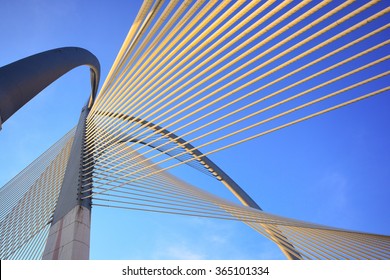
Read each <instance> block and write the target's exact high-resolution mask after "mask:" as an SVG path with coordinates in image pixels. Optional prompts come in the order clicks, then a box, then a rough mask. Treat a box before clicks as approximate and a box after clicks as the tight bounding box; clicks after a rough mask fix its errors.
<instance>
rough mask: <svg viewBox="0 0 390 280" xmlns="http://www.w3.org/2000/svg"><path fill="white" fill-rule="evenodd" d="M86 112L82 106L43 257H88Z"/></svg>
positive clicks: (65, 258)
mask: <svg viewBox="0 0 390 280" xmlns="http://www.w3.org/2000/svg"><path fill="white" fill-rule="evenodd" d="M88 112H89V109H88V108H87V106H85V107H84V108H83V110H82V112H81V116H80V119H79V123H78V125H77V129H76V134H75V139H74V141H73V144H72V149H71V152H70V156H69V162H68V165H67V167H66V170H65V175H64V180H63V182H62V187H61V192H60V195H59V198H58V202H57V206H56V210H55V212H54V216H53V220H52V223H51V227H50V231H49V237H48V239H47V242H46V247H45V250H44V252H43V255H42V259H44V260H86V259H89V241H90V224H91V200H90V199H86V200H81V199H80V196H81V195H80V194H81V182H82V168H83V147H84V135H85V124H86V117H87V115H88Z"/></svg>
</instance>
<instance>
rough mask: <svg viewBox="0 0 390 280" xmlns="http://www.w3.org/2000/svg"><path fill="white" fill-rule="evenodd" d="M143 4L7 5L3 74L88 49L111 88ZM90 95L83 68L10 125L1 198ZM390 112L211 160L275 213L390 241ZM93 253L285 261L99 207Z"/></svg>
mask: <svg viewBox="0 0 390 280" xmlns="http://www.w3.org/2000/svg"><path fill="white" fill-rule="evenodd" d="M139 2H140V1H115V4H113V1H76V0H71V1H44V0H33V1H10V0H5V1H1V2H0V14H1V17H0V38H2V39H1V42H2V44H1V47H0V65H5V64H8V63H10V62H13V61H15V60H17V59H20V58H23V57H26V56H28V55H32V54H35V53H38V52H41V51H45V50H48V49H52V48H57V47H62V46H78V47H83V48H86V49H88V50H90V51H91V52H92V53H94V54H95V55H96V56H97V57H98V59H99V61H100V63H101V68H102V80H101V84H102V82H103V80H104V78H105V76H106V75H107V73H108V71H109V69H110V66H111V64H112V62H113V61H114V59H115V56H116V54H117V52H118V50H119V48H120V46H121V44H122V42H123V40H124V38H125V36H126V34H127V31H128V30H129V28H130V26H131V23H132V20H133V19H134V17H135V14H136V11H137V10H138V7H139V6H140V3H139ZM387 68H388V67H387ZM89 91H90V84H89V70H88V68H86V67H80V68H78V69H75V70H73V71H71V72H70V73H68V74H66V75H65V76H64V77H62V78H60V79H59V80H58V81H56V82H55V83H53V84H52V85H51V86H49V87H48V88H47V89H45V90H44V91H43V92H42V93H41V94H40V95H39V96H37V97H36V98H35V99H34V100H32V101H31V102H30V103H29V104H28V105H26V106H25V107H24V108H23V109H21V110H20V111H18V112H17V113H16V114H15V115H14V116H12V118H10V119H9V120H8V121H7V123H5V124H4V125H3V129H2V131H1V132H0V143H1V144H0V170H1V172H0V186H2V185H4V184H5V183H6V182H7V181H8V180H10V179H11V178H12V177H13V176H15V175H16V174H17V173H18V172H19V171H20V170H22V169H23V168H24V167H25V166H26V165H27V164H29V163H30V162H31V161H33V160H34V159H35V158H36V157H38V156H39V155H40V154H41V153H42V152H44V151H45V150H46V149H47V148H48V147H50V146H51V145H52V144H53V143H54V142H55V141H56V140H57V139H59V138H60V137H61V136H62V135H64V134H65V133H66V132H67V131H68V130H70V129H71V128H72V127H73V126H74V125H75V124H76V123H77V120H78V117H79V113H80V109H81V107H82V105H83V104H84V103H85V101H86V99H87V97H88V94H89ZM388 104H390V96H389V93H388V92H386V93H383V94H381V95H379V96H376V97H373V98H370V99H368V100H366V101H363V102H360V103H357V104H354V105H352V106H349V107H347V108H343V109H340V110H338V111H335V112H331V113H329V114H327V115H325V116H321V117H319V118H315V119H312V120H310V121H307V122H304V123H301V124H299V125H295V126H293V127H290V128H287V129H284V130H282V131H279V132H276V133H273V134H271V135H267V136H265V137H261V138H260V139H257V140H254V141H251V142H249V143H245V144H244V145H240V146H236V147H233V148H231V149H230V150H228V151H226V152H222V153H217V154H214V155H212V156H211V158H212V159H213V160H214V161H215V162H216V163H217V164H218V165H219V166H220V167H221V168H222V169H224V170H225V171H226V172H227V173H228V174H229V175H230V176H231V177H232V178H233V179H235V180H236V181H237V182H238V183H239V184H240V185H241V186H242V187H243V188H244V189H245V190H246V191H247V192H248V193H249V194H250V195H251V196H252V197H253V198H254V200H255V201H257V202H258V204H259V205H260V206H261V207H262V208H263V209H264V210H266V211H269V212H271V213H275V214H280V215H284V216H287V217H292V218H297V219H302V220H307V221H311V222H315V223H322V224H326V225H331V226H336V227H342V228H347V229H353V230H360V231H365V232H373V233H379V234H386V235H389V234H390V223H389V218H388V217H389V215H390V204H389V203H388V202H389V200H390V149H389V144H388V143H390V132H389V120H390V110H389V109H388V108H389V107H388ZM174 172H176V173H177V174H183V173H187V180H188V181H189V182H191V183H193V184H194V185H197V186H201V187H205V188H207V189H209V190H210V191H211V192H213V193H218V194H220V195H223V196H228V197H229V194H227V192H225V191H224V190H222V186H221V185H219V184H218V182H210V180H208V179H207V178H203V177H202V176H201V175H199V176H198V175H197V174H196V173H194V172H193V171H191V170H179V171H174ZM188 175H189V176H188ZM91 247H92V249H91V258H95V259H186V258H190V259H197V258H201V259H204V258H205V259H260V258H267V259H273V258H276V259H277V258H283V256H282V254H281V253H280V252H279V251H278V249H277V248H276V247H275V245H273V244H272V243H271V242H268V241H267V240H266V239H265V238H263V237H261V236H260V235H259V234H258V233H256V232H254V231H253V230H251V229H250V228H248V227H247V226H246V225H244V224H241V223H238V222H229V221H215V220H206V219H198V218H188V217H176V216H169V215H161V214H150V213H147V214H144V213H140V212H132V211H125V210H121V211H117V210H112V209H106V208H103V209H102V208H98V207H95V208H93V222H92V241H91Z"/></svg>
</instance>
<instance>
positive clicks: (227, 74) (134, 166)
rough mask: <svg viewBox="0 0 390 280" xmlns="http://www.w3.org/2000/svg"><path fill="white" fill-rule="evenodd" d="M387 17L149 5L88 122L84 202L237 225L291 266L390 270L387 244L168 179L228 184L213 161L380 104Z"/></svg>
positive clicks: (270, 6)
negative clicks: (347, 109) (385, 263)
mask: <svg viewBox="0 0 390 280" xmlns="http://www.w3.org/2000/svg"><path fill="white" fill-rule="evenodd" d="M389 11H390V8H389V7H388V5H386V3H382V2H379V1H369V2H368V1H367V2H364V1H358V2H353V1H346V2H343V3H340V2H337V1H335V2H331V1H322V2H317V1H313V2H310V1H302V2H300V3H296V2H293V1H283V2H279V1H263V2H261V1H256V0H253V1H202V0H200V1H178V0H176V1H175V0H172V1H166V2H165V1H148V0H146V1H144V2H143V5H142V7H141V8H140V11H139V13H138V15H137V17H136V19H135V21H134V24H133V26H132V27H131V29H130V31H129V33H128V35H127V37H126V39H125V42H124V43H123V45H122V48H121V50H120V51H119V54H118V56H117V58H116V60H115V62H114V64H113V66H112V68H111V70H110V72H109V75H108V77H107V79H106V80H105V82H104V84H103V86H102V89H101V91H100V93H99V95H98V98H97V100H96V102H95V103H94V105H93V107H92V109H91V111H90V114H89V115H88V117H87V128H86V137H85V145H84V165H85V166H88V168H87V167H86V168H85V170H84V171H85V172H86V174H84V181H83V191H82V192H83V193H84V194H85V195H84V198H89V197H92V198H93V204H94V205H96V206H107V207H118V208H127V209H133V210H143V211H153V212H163V213H171V214H181V215H194V216H202V217H213V218H220V219H231V220H240V221H243V222H245V223H247V224H248V225H250V226H251V227H252V228H254V229H255V230H257V231H258V232H260V233H261V234H263V235H264V236H266V237H268V238H269V239H271V240H272V241H274V242H275V243H276V244H278V246H279V247H280V248H281V249H282V251H283V252H284V253H285V254H286V256H288V257H289V258H297V259H388V258H389V257H390V238H389V237H388V236H381V235H373V234H365V233H358V232H351V231H346V230H340V229H334V228H330V227H325V226H319V225H314V224H311V223H305V222H301V221H295V220H292V219H288V218H283V217H278V216H275V215H272V214H269V213H266V212H263V211H261V210H259V209H253V208H251V207H248V206H241V205H238V204H235V203H232V202H228V201H225V200H222V199H220V198H218V197H215V196H213V195H211V194H209V193H207V192H205V191H203V190H200V189H198V188H196V187H194V186H191V185H189V184H186V183H184V182H182V181H181V180H179V179H177V178H174V177H173V176H172V175H169V174H168V173H167V172H166V171H167V170H169V169H171V168H174V167H176V166H178V165H181V164H189V165H191V166H192V167H195V168H197V169H199V170H202V171H203V172H206V173H209V174H211V176H214V177H216V179H218V180H221V181H222V182H223V181H224V178H222V177H221V174H219V173H218V172H216V171H215V170H214V169H213V168H211V167H210V165H208V164H207V162H206V159H207V156H208V155H211V154H213V153H216V152H220V151H222V150H224V149H228V148H230V147H232V146H235V145H238V144H243V143H245V142H247V141H250V140H253V139H255V138H259V137H261V136H264V135H267V134H269V133H273V132H276V131H278V130H280V129H283V128H287V127H290V126H293V125H295V124H298V123H300V122H303V121H306V120H309V119H311V118H313V117H317V116H320V115H322V114H325V113H327V112H330V111H333V110H336V109H339V108H341V107H344V106H347V105H350V104H353V103H355V102H358V101H361V100H364V99H366V98H369V97H372V96H375V95H378V94H381V93H387V94H388V92H389V89H390V88H389V79H388V77H387V76H388V75H389V69H388V59H389V46H388V44H389V32H388V27H389V20H388V19H389V17H388V12H389ZM200 151H201V152H200ZM91 164H93V165H94V168H93V170H92V171H91V169H90V168H89V166H90V165H91ZM91 191H92V194H90V192H91Z"/></svg>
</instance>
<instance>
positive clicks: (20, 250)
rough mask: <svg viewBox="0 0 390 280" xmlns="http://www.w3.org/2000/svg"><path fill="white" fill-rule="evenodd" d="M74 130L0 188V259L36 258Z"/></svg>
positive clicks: (46, 228)
mask: <svg viewBox="0 0 390 280" xmlns="http://www.w3.org/2000/svg"><path fill="white" fill-rule="evenodd" d="M74 132H75V130H74V129H73V130H71V131H70V132H68V133H67V134H66V135H65V136H64V137H62V138H61V139H60V140H59V141H58V142H57V143H55V144H54V145H53V146H52V147H50V148H49V149H48V150H47V151H46V152H45V153H43V154H42V155H41V156H40V157H39V158H37V159H36V160H35V161H34V162H32V163H31V164H30V165H29V166H27V167H26V168H25V169H24V170H23V171H21V172H20V173H19V174H18V175H16V176H15V177H14V178H13V179H12V180H11V181H9V182H8V183H7V184H5V185H4V186H3V187H2V188H1V189H0V204H1V210H0V211H1V212H0V236H1V238H0V259H2V260H4V259H40V258H41V257H42V252H43V249H44V247H45V244H46V239H47V235H48V233H49V227H50V222H51V219H52V215H53V213H54V210H55V206H56V203H57V199H58V195H59V192H60V189H61V185H62V180H63V177H64V173H65V169H66V166H67V163H68V158H69V154H70V149H71V146H72V142H73V138H74Z"/></svg>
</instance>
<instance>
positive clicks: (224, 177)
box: [97, 112, 302, 260]
mask: <svg viewBox="0 0 390 280" xmlns="http://www.w3.org/2000/svg"><path fill="white" fill-rule="evenodd" d="M97 113H98V114H104V112H97ZM105 116H107V117H113V118H118V119H122V120H124V121H128V122H135V123H138V124H140V125H142V126H145V127H147V128H150V129H152V130H154V131H159V134H161V135H163V136H165V137H168V138H169V139H170V140H171V141H173V142H174V143H176V144H178V145H179V146H180V147H182V148H183V149H184V150H186V152H188V153H189V154H190V155H191V156H193V157H194V158H195V159H196V160H198V161H199V162H200V163H201V164H202V165H204V166H205V168H206V169H207V170H208V171H209V172H210V173H212V174H213V175H214V176H215V177H216V178H217V179H218V180H219V181H221V182H222V183H223V184H224V185H225V187H226V188H227V189H228V190H229V191H230V192H231V193H232V194H233V195H234V196H235V197H236V198H237V199H238V200H239V201H240V202H241V203H242V204H243V205H245V206H249V207H251V208H254V209H257V210H260V211H263V209H261V207H260V206H259V205H258V204H257V203H256V202H255V201H254V200H253V199H252V198H251V197H250V196H249V195H248V194H247V193H246V192H245V191H244V190H243V189H242V188H241V187H240V186H239V185H238V184H237V183H236V182H235V181H234V180H233V179H232V178H231V177H230V176H229V175H228V174H226V173H225V172H224V171H223V170H222V169H221V168H219V167H218V165H216V164H215V163H214V162H213V161H211V160H210V159H209V158H208V157H207V156H205V155H203V154H202V152H201V151H199V150H198V149H196V148H195V147H194V146H193V145H191V144H190V143H188V142H187V141H185V140H184V139H182V138H181V137H179V136H177V135H176V134H174V133H172V132H169V131H168V130H167V129H164V128H163V127H161V126H158V125H155V124H153V123H152V122H149V121H146V120H143V119H140V118H136V117H134V116H128V115H125V114H121V113H108V114H107V115H105ZM121 142H138V143H140V144H143V145H146V146H149V147H151V148H155V147H153V145H150V144H148V143H145V142H140V140H139V139H136V138H135V139H133V138H129V139H123V140H121ZM262 226H263V228H264V229H265V231H266V232H268V233H269V234H270V237H271V238H272V239H273V241H274V242H275V243H276V245H277V246H278V247H279V249H280V250H281V251H282V252H283V254H284V255H285V256H286V257H287V258H288V259H290V260H298V259H302V256H301V254H300V253H299V252H298V251H297V250H294V251H292V252H290V251H289V250H286V247H285V246H284V245H283V244H288V245H289V247H290V248H294V246H293V245H292V244H291V243H290V242H289V241H288V239H287V238H286V237H285V236H284V235H283V233H282V232H281V231H280V230H278V229H271V228H269V227H268V226H267V225H265V224H262Z"/></svg>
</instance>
